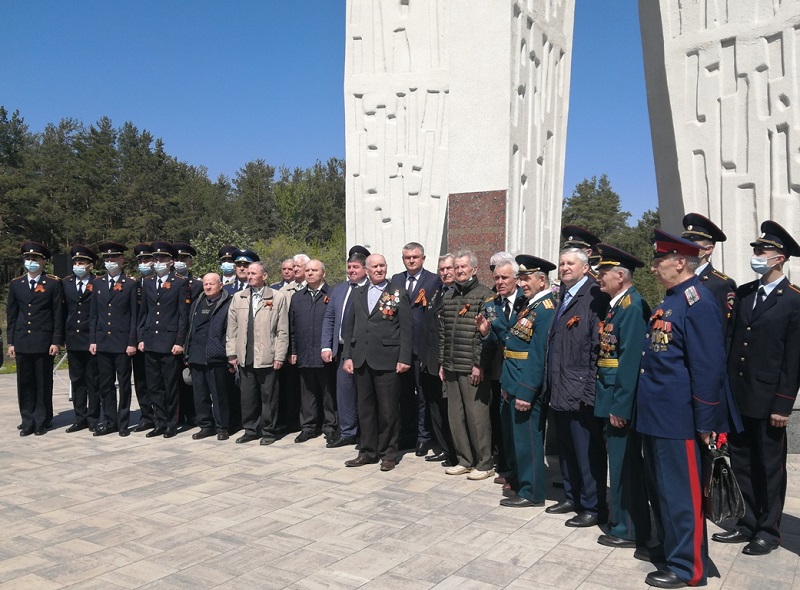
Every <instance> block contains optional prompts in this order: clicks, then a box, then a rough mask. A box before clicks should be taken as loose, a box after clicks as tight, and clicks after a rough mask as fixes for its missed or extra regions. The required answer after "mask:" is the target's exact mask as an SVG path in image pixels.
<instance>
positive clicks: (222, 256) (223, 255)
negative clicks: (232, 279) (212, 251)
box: [217, 246, 239, 262]
mask: <svg viewBox="0 0 800 590" xmlns="http://www.w3.org/2000/svg"><path fill="white" fill-rule="evenodd" d="M238 251H239V248H237V247H236V246H223V247H222V248H220V249H219V251H218V252H217V257H218V258H219V261H220V262H224V261H226V260H228V261H230V262H233V256H234V254H236V252H238Z"/></svg>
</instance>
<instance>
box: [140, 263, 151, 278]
mask: <svg viewBox="0 0 800 590" xmlns="http://www.w3.org/2000/svg"><path fill="white" fill-rule="evenodd" d="M139 272H140V273H141V274H142V276H147V275H149V274H150V273H151V272H153V267H152V266H151V265H149V264H140V265H139Z"/></svg>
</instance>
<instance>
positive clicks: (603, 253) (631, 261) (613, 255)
mask: <svg viewBox="0 0 800 590" xmlns="http://www.w3.org/2000/svg"><path fill="white" fill-rule="evenodd" d="M597 251H598V253H599V254H600V261H599V262H598V263H597V266H598V268H599V267H603V266H621V267H623V268H627V269H628V270H629V271H631V272H633V271H634V270H636V269H637V268H642V267H643V266H644V262H642V261H641V260H639V259H638V258H636V256H634V255H633V254H628V253H627V252H625V251H624V250H620V249H619V248H615V247H614V246H612V245H611V244H597Z"/></svg>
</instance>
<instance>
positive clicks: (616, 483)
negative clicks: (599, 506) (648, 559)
mask: <svg viewBox="0 0 800 590" xmlns="http://www.w3.org/2000/svg"><path fill="white" fill-rule="evenodd" d="M603 422H605V431H606V448H607V449H608V474H609V482H610V486H609V487H610V489H611V495H610V499H609V507H610V509H611V518H612V519H613V522H614V524H613V526H611V527H610V528H609V531H608V532H609V534H611V535H614V536H615V537H619V538H621V539H627V540H629V541H636V544H637V545H638V546H639V547H644V546H646V545H647V542H648V541H649V540H650V532H651V531H650V509H649V508H648V506H647V492H646V490H645V483H644V464H643V461H642V437H641V435H640V434H639V433H638V432H636V431H635V430H631V428H630V422H628V423H627V424H626V425H625V426H624V427H623V428H615V427H614V426H611V423H610V422H609V421H608V419H607V418H604V419H603Z"/></svg>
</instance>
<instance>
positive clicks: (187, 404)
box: [178, 367, 195, 424]
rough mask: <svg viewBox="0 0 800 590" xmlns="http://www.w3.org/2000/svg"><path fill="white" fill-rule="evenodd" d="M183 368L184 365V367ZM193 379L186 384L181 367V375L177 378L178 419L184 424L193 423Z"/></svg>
mask: <svg viewBox="0 0 800 590" xmlns="http://www.w3.org/2000/svg"><path fill="white" fill-rule="evenodd" d="M184 368H185V367H184ZM194 400H195V395H194V381H192V385H187V384H186V382H185V381H184V380H183V369H181V377H180V379H178V421H179V422H185V423H186V424H195V407H194Z"/></svg>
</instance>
